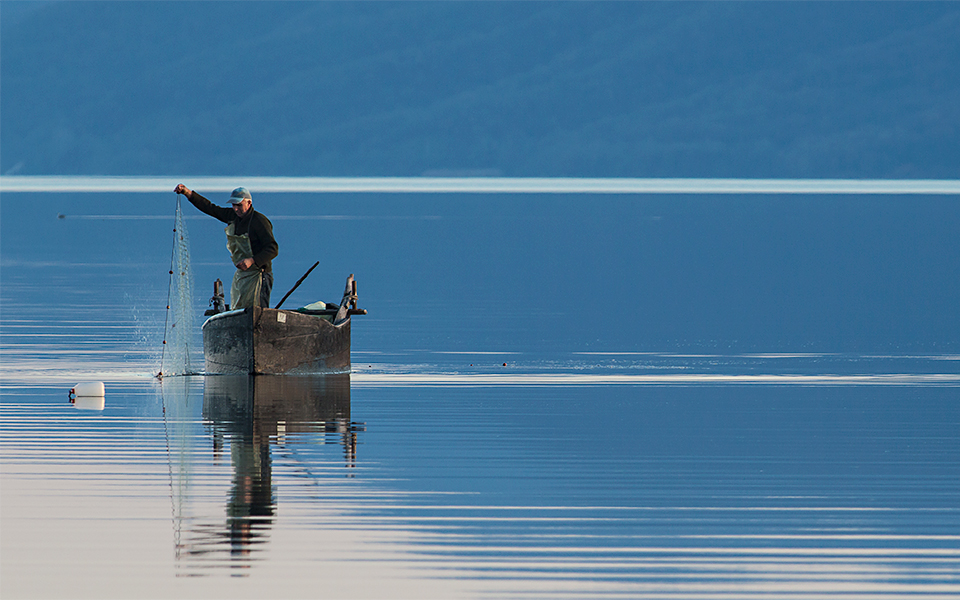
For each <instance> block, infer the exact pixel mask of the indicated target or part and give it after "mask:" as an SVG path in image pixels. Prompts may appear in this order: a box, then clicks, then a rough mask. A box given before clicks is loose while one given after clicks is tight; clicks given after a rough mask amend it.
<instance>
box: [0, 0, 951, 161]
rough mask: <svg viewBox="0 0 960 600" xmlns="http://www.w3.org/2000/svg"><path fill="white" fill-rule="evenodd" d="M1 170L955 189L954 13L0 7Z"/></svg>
mask: <svg viewBox="0 0 960 600" xmlns="http://www.w3.org/2000/svg"><path fill="white" fill-rule="evenodd" d="M0 23H2V37H0V42H2V52H0V61H2V62H0V77H2V81H0V134H2V137H0V142H2V144H0V173H7V174H11V173H18V174H116V175H139V174H174V173H176V174H197V175H201V174H202V175H215V174H245V175H404V176H410V175H422V174H481V175H484V174H485V175H504V176H630V177H851V178H861V177H862V178H875V177H921V178H923V177H929V178H955V177H958V176H960V151H958V134H960V67H958V65H960V36H958V35H957V34H958V32H960V5H958V4H955V3H925V2H902V3H898V2H876V3H874V2H849V3H830V2H791V3H779V2H771V3H767V2H763V3H760V2H745V3H739V2H707V3H695V2H679V3H665V2H614V3H608V2H512V3H500V2H466V3H459V2H429V3H419V2H384V3H381V2H345V3H339V2H318V3H315V2H289V3H287V2H47V3H37V4H27V5H22V4H20V3H10V2H3V4H2V5H0Z"/></svg>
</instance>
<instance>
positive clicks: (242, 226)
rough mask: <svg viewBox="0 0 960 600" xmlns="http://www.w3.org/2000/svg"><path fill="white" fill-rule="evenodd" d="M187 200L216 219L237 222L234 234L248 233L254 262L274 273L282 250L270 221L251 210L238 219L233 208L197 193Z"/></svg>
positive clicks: (266, 270)
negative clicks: (277, 258)
mask: <svg viewBox="0 0 960 600" xmlns="http://www.w3.org/2000/svg"><path fill="white" fill-rule="evenodd" d="M187 200H189V201H190V202H191V203H192V204H193V205H194V206H196V207H197V208H198V209H200V211H202V212H205V213H207V214H208V215H210V216H211V217H213V218H214V219H218V220H220V221H223V222H224V223H228V224H229V223H233V222H234V221H236V225H234V228H233V231H234V233H236V234H237V235H243V234H245V233H246V234H248V235H249V236H250V248H251V249H252V250H253V261H254V262H255V263H257V266H258V267H260V268H261V269H263V270H264V271H265V272H267V273H272V272H273V265H272V261H273V259H274V258H276V257H277V254H279V252H280V248H279V246H277V241H276V240H275V239H273V223H271V222H270V219H268V218H266V217H265V216H263V215H262V214H260V213H258V212H257V211H255V210H251V211H250V212H248V213H247V214H245V215H244V216H243V218H240V217H237V213H236V212H234V210H233V209H232V208H224V207H222V206H217V205H216V204H214V203H213V202H210V201H209V200H207V199H206V198H204V197H203V196H201V195H200V194H198V193H196V192H193V193H192V194H190V196H189V197H188V198H187Z"/></svg>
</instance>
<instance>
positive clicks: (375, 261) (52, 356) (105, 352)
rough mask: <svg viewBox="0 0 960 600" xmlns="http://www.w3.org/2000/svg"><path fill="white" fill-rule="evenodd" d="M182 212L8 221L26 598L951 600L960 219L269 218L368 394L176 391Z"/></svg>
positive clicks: (214, 243)
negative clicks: (173, 371) (89, 398)
mask: <svg viewBox="0 0 960 600" xmlns="http://www.w3.org/2000/svg"><path fill="white" fill-rule="evenodd" d="M175 183H176V182H173V185H175ZM186 183H187V184H188V185H189V182H186ZM170 187H171V189H172V185H171V186H170ZM255 194H256V192H255ZM168 196H170V197H167V196H165V195H159V194H158V195H151V194H134V195H130V196H123V195H106V196H104V197H102V198H98V199H97V200H96V201H92V200H91V199H90V197H89V196H87V197H86V198H77V197H67V196H65V195H61V194H48V195H44V194H13V193H9V194H8V193H4V200H3V211H4V212H3V219H2V221H0V227H2V228H3V229H2V234H3V235H2V237H0V244H2V250H3V257H2V261H3V262H2V265H0V266H2V271H0V273H2V287H0V301H2V320H0V335H2V338H0V340H2V346H0V358H2V364H0V367H2V368H0V376H2V379H0V394H2V402H0V459H2V462H0V477H2V481H0V483H2V485H0V494H2V497H0V518H2V523H0V552H2V555H0V569H2V573H0V575H2V577H0V592H2V596H3V597H4V598H17V597H97V598H103V597H131V596H150V597H207V596H210V597H255V596H259V597H262V596H271V597H315V596H317V595H320V594H323V595H327V596H333V597H378V598H381V597H416V598H424V597H435V598H456V597H464V598H467V597H469V598H479V597H504V598H517V597H539V598H558V597H574V598H583V597H630V598H636V597H658V598H663V597H676V598H690V597H695V598H715V597H745V596H756V597H769V598H782V597H784V596H785V595H791V596H794V597H800V598H807V597H809V598H814V597H843V598H857V597H864V598H865V597H871V598H875V597H923V598H950V597H956V596H957V595H958V594H960V477H958V476H960V438H958V436H957V434H956V432H957V431H958V426H960V406H958V397H960V395H958V388H960V347H958V346H957V345H956V340H957V337H956V332H957V329H956V328H955V325H956V323H957V321H956V316H955V314H953V313H954V312H955V311H953V308H955V306H956V304H953V305H952V307H953V308H951V302H953V300H954V299H955V298H956V294H957V289H956V285H957V284H956V279H954V280H952V282H951V281H948V280H947V279H938V278H940V277H944V278H945V277H946V276H947V275H950V274H955V273H956V272H957V269H958V262H957V261H958V259H957V256H958V255H957V254H956V253H955V252H954V253H952V254H951V253H949V252H947V250H949V248H950V247H951V244H954V242H953V241H951V240H952V239H953V238H952V237H951V236H950V235H948V233H949V230H950V228H951V227H953V226H954V224H956V222H957V218H958V211H957V209H956V208H955V207H954V206H953V205H951V204H950V203H948V202H946V201H939V200H929V199H928V200H925V201H923V202H919V203H918V201H916V199H912V200H911V202H909V203H904V202H902V200H903V199H890V200H888V201H884V202H880V207H881V208H883V209H884V210H887V211H889V212H890V213H892V214H893V215H894V216H897V217H900V218H899V220H898V221H897V222H895V223H894V222H890V221H889V215H887V216H883V217H882V216H880V215H877V214H875V213H873V212H869V211H867V210H866V209H865V207H866V206H868V205H871V204H873V205H876V202H877V200H876V199H875V198H863V199H857V198H850V199H848V201H847V202H846V203H845V204H842V205H837V204H833V203H831V202H832V200H829V199H822V200H813V199H810V198H800V199H798V200H797V202H794V203H787V204H783V205H780V206H779V207H778V208H776V209H773V208H770V206H771V205H770V203H759V204H757V203H752V202H751V201H749V200H745V199H736V198H734V199H731V201H730V202H726V203H725V204H724V205H723V206H722V207H720V206H717V205H716V200H715V198H712V197H705V198H700V199H697V198H679V199H677V200H675V201H664V200H662V199H659V198H654V197H648V198H644V199H642V200H641V201H637V199H636V198H633V199H630V200H629V201H628V200H626V199H623V200H622V201H621V200H618V199H616V198H612V197H607V200H605V201H599V200H598V199H597V198H595V197H590V196H584V197H583V198H579V197H573V196H571V197H569V198H558V197H552V199H548V198H542V197H525V198H527V199H526V200H518V199H517V197H514V196H509V195H506V196H489V197H477V196H471V197H470V198H473V200H471V199H468V198H465V197H460V196H457V195H451V196H436V197H435V200H423V201H421V200H420V199H416V198H405V197H398V196H392V197H370V198H365V199H364V198H358V197H355V196H349V195H344V196H338V195H328V196H322V195H321V196H318V197H315V196H299V195H296V194H290V195H278V196H273V197H270V196H265V197H264V198H263V199H262V200H259V199H258V202H260V203H261V205H263V206H265V207H266V208H264V209H263V210H264V211H265V212H268V214H269V216H271V218H273V219H274V223H275V225H276V229H277V230H278V232H279V233H281V234H282V238H281V257H280V258H278V262H277V265H276V267H275V268H276V270H277V280H278V283H277V285H276V288H275V295H277V297H279V295H281V294H282V293H283V292H284V291H285V289H282V290H281V289H280V288H285V287H289V285H292V282H293V281H295V280H296V278H297V277H299V276H300V275H301V274H302V271H304V270H306V268H307V267H309V265H310V264H312V261H313V260H316V259H314V258H313V257H314V256H316V257H317V259H322V261H321V262H322V268H319V269H318V272H317V273H316V280H314V279H313V278H314V275H312V276H311V279H309V280H308V282H309V285H307V284H305V285H304V289H303V290H299V291H298V292H297V293H296V294H295V295H294V296H292V297H291V302H292V303H293V304H301V305H302V304H306V303H308V302H310V301H312V300H315V299H320V298H322V299H326V300H330V301H332V300H336V296H337V295H338V294H339V292H340V290H341V289H342V281H343V278H344V277H345V276H346V275H347V274H349V273H351V272H353V273H356V275H357V278H358V282H359V292H360V304H361V306H365V307H366V308H368V310H370V314H369V315H368V316H367V317H363V318H357V319H356V320H355V321H354V324H353V336H354V352H353V360H354V369H353V372H352V373H351V374H350V375H349V376H340V377H314V376H298V377H264V378H256V379H249V378H246V377H241V378H236V377H224V376H207V377H204V376H202V375H197V376H189V377H167V378H164V379H163V380H159V379H157V378H155V377H154V374H155V373H156V372H157V370H158V369H159V367H160V355H161V353H162V349H161V346H162V343H161V342H162V339H163V337H164V323H165V320H166V319H165V317H166V308H165V302H166V298H167V293H168V286H169V280H170V279H169V275H168V270H169V269H168V267H169V265H170V260H171V231H170V229H171V226H172V225H173V212H174V210H173V209H174V201H173V200H174V199H173V198H172V194H168ZM398 198H400V199H401V200H399V201H398ZM580 200H585V202H582V201H580ZM16 201H19V203H14V202H16ZM164 203H165V204H164ZM760 204H763V205H764V206H766V208H762V207H761V206H760ZM11 206H14V207H15V208H10V207H11ZM163 206H166V207H167V208H169V210H167V209H166V208H163ZM158 207H159V208H158ZM188 208H189V207H188ZM268 208H269V209H270V210H269V211H268V210H267V209H268ZM808 213H809V214H808ZM58 214H59V215H63V218H58ZM165 215H166V216H165ZM825 215H832V216H834V217H836V218H837V219H838V220H839V221H838V222H836V223H835V224H834V226H833V227H834V228H830V227H827V226H824V225H823V220H822V218H823V217H824V216H825ZM186 217H187V218H186V220H185V222H186V227H187V228H188V229H189V230H190V236H191V240H192V246H191V250H192V257H191V258H192V264H193V271H194V280H195V283H196V286H195V288H196V291H195V298H194V302H195V306H196V308H197V309H198V310H197V312H198V313H199V312H201V311H202V309H203V308H204V307H205V304H206V300H207V298H208V297H209V294H210V292H211V291H212V290H211V289H208V288H210V287H212V286H210V285H209V283H212V280H213V279H214V278H216V277H225V276H226V275H228V274H229V273H228V272H227V273H226V275H225V273H224V272H225V269H224V265H225V263H226V253H225V250H224V249H223V241H222V239H221V237H220V236H222V234H221V233H220V231H221V229H222V227H220V226H219V225H218V224H216V223H214V222H212V220H210V219H206V218H201V217H200V216H198V215H191V214H190V213H186ZM708 217H710V218H708ZM792 219H794V220H792ZM818 219H819V221H818ZM817 222H819V223H820V224H821V225H820V226H816V225H815V223H817ZM854 223H857V224H858V226H859V227H861V228H865V229H863V230H861V229H857V228H853V227H852V225H853V224H854ZM759 224H766V229H762V228H758V227H757V226H758V225H759ZM663 225H666V226H667V228H666V229H664V228H663V227H662V226H663ZM848 225H850V226H851V227H847V226H848ZM796 228H799V232H794V233H790V232H791V231H793V230H795V229H796ZM814 231H816V232H817V235H815V236H812V237H804V236H803V235H801V234H802V233H805V234H810V233H811V232H814ZM953 232H954V233H955V229H954V230H953ZM534 233H536V235H534ZM921 233H922V234H923V236H922V237H921V236H920V234H921ZM877 234H882V236H881V238H882V241H883V243H880V242H875V241H873V240H874V236H875V235H877ZM894 234H909V235H910V236H916V237H908V238H906V239H904V238H900V237H897V236H896V235H894ZM785 235H786V236H787V241H790V240H794V241H802V242H803V243H798V244H786V245H784V244H783V243H777V242H784V236H785ZM790 236H793V237H790ZM885 236H889V237H885ZM775 238H780V239H779V240H777V239H775ZM343 249H347V250H346V251H339V250H343ZM867 250H869V252H867ZM764 252H765V253H764ZM828 252H829V253H832V254H830V255H829V256H828ZM898 253H899V254H898ZM828 258H829V259H830V260H827V259H828ZM301 260H302V262H303V267H302V269H301V266H300V265H299V264H298V262H299V261H301ZM877 261H879V263H881V264H879V265H878V264H877ZM735 267H740V268H739V269H736V268H735ZM716 268H720V269H721V271H720V272H719V273H717V272H715V271H714V270H713V269H716ZM881 274H882V275H884V276H885V277H886V278H885V280H884V283H883V285H881V284H880V283H879V282H878V281H875V279H874V278H875V277H878V276H880V275H881ZM865 290H866V291H868V292H875V294H874V295H872V296H871V295H869V294H865ZM918 303H919V305H918ZM197 320H198V322H197V323H196V329H197V330H198V329H199V320H200V317H197ZM952 327H953V329H951V328H952ZM194 359H195V360H197V364H202V359H201V358H200V357H198V356H195V357H194ZM86 380H100V381H104V382H105V383H106V387H107V394H106V397H105V401H104V405H103V406H102V408H101V407H99V406H93V407H92V409H91V405H90V404H86V403H83V402H78V403H75V404H71V403H70V402H69V401H68V398H67V391H68V390H69V389H70V388H71V387H72V386H73V385H74V384H76V383H77V382H79V381H86Z"/></svg>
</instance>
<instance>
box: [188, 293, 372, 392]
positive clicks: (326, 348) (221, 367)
mask: <svg viewBox="0 0 960 600" xmlns="http://www.w3.org/2000/svg"><path fill="white" fill-rule="evenodd" d="M218 281H219V280H218ZM301 281H302V280H301ZM298 283H299V282H298ZM356 289H357V288H356V280H355V279H354V278H353V275H351V276H350V277H348V278H347V286H346V289H345V290H344V294H343V299H342V300H341V302H340V305H339V306H337V305H331V304H326V303H323V302H318V303H315V304H312V305H309V306H307V307H304V308H300V309H296V310H283V309H279V308H261V307H259V306H254V307H250V308H244V309H241V310H223V311H222V312H221V310H222V309H225V308H226V307H225V306H224V304H223V301H222V298H223V296H222V286H221V287H220V288H218V287H217V286H215V287H214V290H215V291H214V297H213V298H212V299H211V303H212V304H213V305H214V308H213V309H212V310H208V311H207V312H206V314H208V315H211V316H210V318H209V319H207V320H206V322H205V323H204V324H203V356H204V363H205V372H206V373H207V374H227V373H229V374H244V373H248V374H252V375H267V374H269V375H279V374H284V373H291V374H295V373H344V372H348V371H349V370H350V317H351V316H352V315H365V314H367V311H366V310H364V309H359V308H357V293H356ZM282 302H283V301H282V300H281V303H282ZM278 306H279V304H278Z"/></svg>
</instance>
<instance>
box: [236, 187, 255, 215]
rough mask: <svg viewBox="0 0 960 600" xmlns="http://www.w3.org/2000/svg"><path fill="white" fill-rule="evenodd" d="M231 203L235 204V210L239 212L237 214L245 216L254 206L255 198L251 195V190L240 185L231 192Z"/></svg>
mask: <svg viewBox="0 0 960 600" xmlns="http://www.w3.org/2000/svg"><path fill="white" fill-rule="evenodd" d="M230 203H231V204H232V205H233V210H234V212H236V213H237V216H240V217H242V216H244V215H245V214H247V213H248V212H249V211H250V207H251V206H253V198H252V197H251V196H250V191H249V190H247V188H245V187H238V188H237V189H235V190H233V193H232V194H230Z"/></svg>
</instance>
